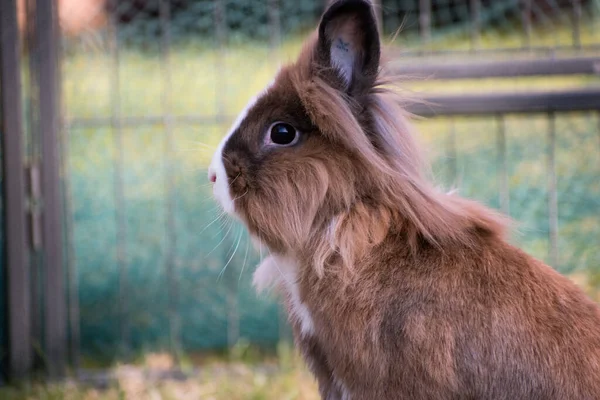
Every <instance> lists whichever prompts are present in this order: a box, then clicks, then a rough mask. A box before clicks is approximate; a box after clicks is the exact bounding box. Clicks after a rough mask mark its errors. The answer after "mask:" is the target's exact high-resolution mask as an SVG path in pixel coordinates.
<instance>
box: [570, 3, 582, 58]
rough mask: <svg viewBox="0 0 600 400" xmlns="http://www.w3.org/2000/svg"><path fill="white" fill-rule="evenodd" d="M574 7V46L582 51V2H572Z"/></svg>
mask: <svg viewBox="0 0 600 400" xmlns="http://www.w3.org/2000/svg"><path fill="white" fill-rule="evenodd" d="M571 4H572V6H573V17H572V18H573V46H574V47H575V48H577V49H581V0H571Z"/></svg>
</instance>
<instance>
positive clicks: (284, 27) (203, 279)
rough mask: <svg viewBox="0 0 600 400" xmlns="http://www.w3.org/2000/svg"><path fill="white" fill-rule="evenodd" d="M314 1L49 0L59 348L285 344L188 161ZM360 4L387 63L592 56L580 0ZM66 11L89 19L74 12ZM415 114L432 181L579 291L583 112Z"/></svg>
mask: <svg viewBox="0 0 600 400" xmlns="http://www.w3.org/2000/svg"><path fill="white" fill-rule="evenodd" d="M88 3H89V4H88ZM325 3H326V1H323V0H301V1H296V0H294V1H292V0H264V1H254V0H252V1H251V0H239V1H233V0H230V1H225V0H221V1H220V0H214V1H213V0H211V1H209V0H197V1H192V0H121V1H117V0H111V1H107V0H96V1H91V0H90V1H88V2H82V3H80V6H79V7H75V8H71V10H73V9H76V10H78V11H77V13H75V12H73V11H71V12H70V11H69V7H68V5H69V2H67V1H64V2H59V3H58V4H59V6H60V7H59V8H60V13H59V16H60V22H61V25H62V26H63V32H64V35H63V52H62V60H61V70H62V95H63V123H62V127H63V138H62V144H63V146H62V151H63V181H64V194H65V203H66V205H67V207H66V210H67V212H66V215H65V221H66V224H65V226H66V232H67V236H66V237H67V239H68V240H67V254H68V257H67V261H68V263H67V264H68V271H69V274H68V276H69V280H68V292H69V318H70V319H69V321H70V324H69V325H70V326H69V332H70V341H71V346H72V349H73V350H74V351H73V353H74V354H77V353H79V352H81V353H82V354H83V355H84V356H86V359H102V358H104V359H106V360H107V361H108V360H111V359H113V358H115V357H131V356H133V355H134V354H136V353H137V352H140V351H144V350H157V349H168V350H170V351H172V352H173V353H174V354H177V355H179V356H182V357H183V356H184V355H185V354H187V353H190V352H195V351H203V350H208V349H223V348H228V347H231V346H233V345H235V344H236V343H238V342H239V341H240V340H244V341H249V342H251V343H253V344H255V345H258V346H264V347H272V346H273V345H274V344H275V343H277V342H278V341H280V340H283V339H285V340H288V339H289V337H290V336H289V330H288V327H287V324H286V320H285V316H284V315H283V314H282V313H281V310H280V309H279V307H278V306H277V305H276V303H275V302H273V301H272V300H271V299H270V298H268V297H257V296H256V295H255V293H254V290H253V288H252V287H251V284H250V282H251V274H252V271H253V269H254V266H255V265H256V263H257V261H258V259H259V258H260V257H261V255H260V254H256V253H255V252H254V250H253V249H251V246H250V244H249V242H248V240H247V238H246V236H245V234H244V231H243V229H242V227H240V226H239V225H237V224H235V223H233V222H232V221H230V220H229V219H228V218H226V217H224V216H223V215H222V214H221V213H220V210H219V208H218V206H217V205H216V204H215V203H214V202H213V201H212V200H211V197H212V196H211V187H210V185H209V183H208V181H207V177H206V175H207V174H206V169H207V165H208V163H209V160H210V157H211V156H212V150H213V149H214V148H216V145H217V143H218V142H219V140H220V138H221V137H222V135H223V134H224V132H226V131H227V129H228V127H229V125H230V123H231V122H232V121H233V118H234V117H235V115H236V114H237V113H238V112H239V110H241V109H242V108H243V107H244V105H245V103H246V102H247V100H248V99H249V98H250V97H252V96H253V95H254V94H255V93H257V92H258V91H259V90H261V89H262V88H263V87H264V85H265V84H266V83H267V82H268V81H270V80H271V78H272V76H273V74H274V73H275V71H276V70H277V68H278V67H279V65H280V64H281V62H282V61H284V60H288V59H290V58H292V57H293V55H294V54H296V53H297V52H298V50H299V48H300V45H301V42H302V39H303V38H304V37H305V35H306V34H307V33H308V32H309V31H310V30H311V29H313V28H314V26H315V24H316V23H317V22H318V18H319V16H320V14H321V12H322V11H323V9H324V6H325ZM377 3H378V8H377V9H378V10H379V12H380V16H381V24H382V26H383V32H384V35H383V37H384V39H385V40H386V42H391V43H390V44H389V52H390V54H392V55H393V56H394V58H396V57H397V59H398V60H399V61H398V68H399V70H400V72H402V68H403V67H402V66H407V65H415V63H417V64H416V65H418V63H424V62H425V60H432V59H438V60H439V59H441V60H448V59H449V58H452V59H453V60H455V59H458V58H459V57H460V58H462V59H466V60H467V61H468V62H471V61H472V60H475V59H482V58H483V59H486V60H506V59H507V57H514V56H513V55H510V56H508V55H507V54H508V53H511V54H512V53H515V54H523V55H524V57H525V58H526V59H532V58H536V57H547V56H548V55H551V56H552V57H558V58H560V57H564V56H569V55H573V54H575V55H577V56H588V57H598V56H599V55H600V54H599V53H600V51H599V50H600V1H598V0H591V1H585V0H581V1H578V0H573V1H562V0H556V1H555V0H523V1H519V0H495V1H491V0H489V1H488V0H462V1H461V0H412V1H411V0H394V1H393V0H381V1H379V2H377ZM81 4H84V5H85V4H87V5H86V6H85V7H82V6H81ZM72 7H73V6H72ZM75 14H77V16H75ZM82 20H84V21H94V22H93V23H92V22H90V23H88V24H87V25H86V24H79V25H77V24H75V22H74V21H82ZM74 26H79V28H78V29H75V28H69V29H67V28H66V27H74ZM400 28H401V30H400V31H399V34H398V36H397V38H396V39H395V40H394V41H391V39H390V38H391V37H392V36H394V34H395V33H397V31H398V29H400ZM599 83H600V81H599V79H598V76H593V75H590V74H588V76H582V75H573V76H560V77H559V76H557V77H552V78H548V77H525V78H524V77H513V78H509V79H485V80H482V79H478V80H463V81H448V82H445V81H444V82H441V81H439V80H438V81H431V82H427V81H417V82H411V83H410V85H409V83H407V85H408V86H409V87H410V88H411V89H415V90H424V91H429V92H432V91H433V92H436V93H438V92H448V93H461V94H462V93H467V92H469V93H470V92H479V93H486V92H489V91H503V92H513V91H522V92H528V91H532V90H537V89H540V88H544V89H554V90H558V89H561V88H566V87H568V88H589V87H598V84H599ZM415 123H416V124H417V126H418V128H419V130H420V132H421V133H422V136H423V139H424V141H425V142H426V144H427V145H428V148H429V149H430V150H431V154H430V158H431V159H432V162H433V165H434V173H435V175H436V177H437V178H438V179H439V181H440V182H441V183H442V184H444V185H445V186H456V187H457V188H458V189H459V191H460V192H461V193H462V194H464V195H466V196H470V197H474V198H477V199H479V200H481V201H483V202H484V203H486V204H489V205H491V206H493V207H496V208H499V209H502V210H503V211H505V212H507V213H509V214H510V215H511V216H512V217H514V218H515V219H516V220H518V221H519V222H520V225H519V231H520V233H519V234H518V235H517V236H516V237H515V241H516V242H517V243H518V244H519V245H520V246H521V247H523V248H524V249H526V250H527V251H528V252H530V253H532V254H533V255H535V256H537V257H539V258H542V259H544V260H546V261H548V262H549V263H550V264H551V265H553V266H554V267H556V268H557V269H559V270H560V271H561V272H563V273H566V274H569V275H572V276H576V277H577V279H580V283H582V284H584V285H587V287H588V288H589V289H590V291H591V292H594V293H595V288H596V287H597V286H598V285H599V284H600V246H598V243H600V200H599V199H600V179H598V177H599V176H600V116H599V114H598V112H595V111H582V112H568V113H566V112H565V113H550V114H549V113H533V114H508V115H504V114H498V115H495V114H491V115H479V116H468V115H467V116H453V117H447V116H438V117H434V118H430V119H427V120H424V121H416V122H415ZM84 365H85V364H84Z"/></svg>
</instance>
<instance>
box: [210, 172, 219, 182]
mask: <svg viewBox="0 0 600 400" xmlns="http://www.w3.org/2000/svg"><path fill="white" fill-rule="evenodd" d="M208 179H209V180H210V181H211V182H212V183H215V182H216V181H217V174H215V173H214V171H208Z"/></svg>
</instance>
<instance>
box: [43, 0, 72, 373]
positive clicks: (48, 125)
mask: <svg viewBox="0 0 600 400" xmlns="http://www.w3.org/2000/svg"><path fill="white" fill-rule="evenodd" d="M56 4H57V3H56V2H53V1H47V0H37V3H36V52H37V53H38V55H39V59H38V60H39V61H38V74H39V79H38V83H39V112H40V119H39V122H40V123H39V129H40V133H41V141H42V143H41V145H42V146H41V147H42V164H41V165H42V168H41V172H42V176H41V178H42V196H43V201H44V205H43V228H42V232H43V251H44V352H45V356H46V359H47V365H46V368H47V372H48V374H49V376H50V377H51V378H58V377H61V376H63V375H64V374H65V368H66V360H67V331H66V327H67V325H66V311H67V305H66V301H65V300H66V299H65V287H64V278H65V274H64V270H63V250H64V247H63V242H62V239H63V236H62V214H61V212H62V204H61V192H60V188H61V183H60V156H59V149H58V143H59V129H60V120H59V113H60V111H59V106H58V105H59V102H60V97H59V87H58V79H59V71H58V61H59V58H58V57H59V51H60V45H59V40H60V36H59V33H58V29H57V28H58V10H57V9H56V7H55V6H56Z"/></svg>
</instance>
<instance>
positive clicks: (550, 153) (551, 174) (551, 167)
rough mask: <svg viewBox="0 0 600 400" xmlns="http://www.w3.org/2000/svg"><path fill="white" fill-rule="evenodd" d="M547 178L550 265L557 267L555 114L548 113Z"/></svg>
mask: <svg viewBox="0 0 600 400" xmlns="http://www.w3.org/2000/svg"><path fill="white" fill-rule="evenodd" d="M546 155H547V179H548V234H549V240H550V248H549V252H548V253H549V254H548V255H549V259H550V265H552V267H554V268H558V267H559V256H558V194H557V187H556V114H555V113H553V112H551V113H548V144H547V152H546Z"/></svg>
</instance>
